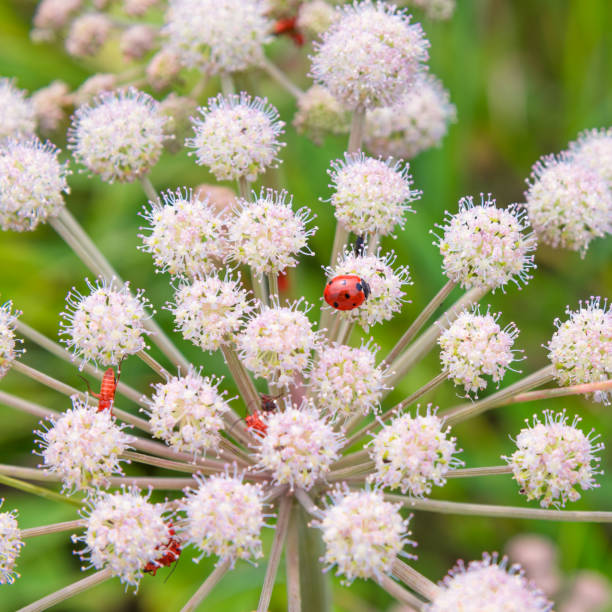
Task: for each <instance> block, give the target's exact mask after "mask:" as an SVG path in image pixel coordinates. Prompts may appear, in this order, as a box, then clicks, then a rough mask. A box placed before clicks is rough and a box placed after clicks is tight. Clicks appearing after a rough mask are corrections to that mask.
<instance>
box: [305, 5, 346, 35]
mask: <svg viewBox="0 0 612 612" xmlns="http://www.w3.org/2000/svg"><path fill="white" fill-rule="evenodd" d="M339 17H340V13H339V12H338V11H335V10H334V7H333V6H331V5H330V4H328V3H327V2H325V1H324V0H311V2H302V3H301V4H300V5H299V9H298V14H297V20H296V23H295V25H296V27H297V28H298V30H303V31H305V32H307V33H308V34H310V35H311V36H313V37H316V36H319V35H320V34H323V32H325V31H326V30H327V29H329V27H330V26H331V24H332V23H333V22H334V21H336V19H338V18H339Z"/></svg>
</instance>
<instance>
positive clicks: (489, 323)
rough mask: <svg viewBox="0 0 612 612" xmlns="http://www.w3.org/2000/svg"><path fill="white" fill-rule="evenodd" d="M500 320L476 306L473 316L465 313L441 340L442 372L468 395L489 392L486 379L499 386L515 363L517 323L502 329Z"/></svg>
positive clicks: (453, 323) (445, 332) (499, 314)
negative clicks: (514, 347)
mask: <svg viewBox="0 0 612 612" xmlns="http://www.w3.org/2000/svg"><path fill="white" fill-rule="evenodd" d="M500 316H501V313H497V314H490V313H489V312H488V311H487V313H486V314H484V315H481V314H480V309H479V308H478V306H476V307H475V308H474V309H473V311H472V312H468V311H464V312H462V313H461V314H460V315H459V316H458V317H457V318H456V319H455V321H453V322H452V323H451V324H450V326H449V327H448V328H447V329H445V330H444V331H443V332H442V334H441V335H440V337H439V338H438V344H439V345H440V361H441V362H442V368H443V369H444V371H445V372H446V373H447V374H448V378H449V379H450V380H452V381H453V382H454V383H455V384H456V385H463V387H464V389H465V391H466V393H475V394H477V393H478V391H480V390H483V389H486V388H487V381H486V380H485V379H484V378H483V376H485V375H486V376H490V377H491V378H492V380H493V382H496V383H498V386H499V382H500V381H501V380H502V378H503V377H504V374H505V373H506V370H507V369H508V368H509V366H510V364H511V363H512V362H513V361H514V360H515V356H514V353H515V351H513V350H512V345H513V344H514V340H515V338H516V337H517V336H518V329H517V328H516V326H515V325H514V323H510V324H508V325H506V327H504V329H502V328H501V327H500V326H499V324H498V323H497V321H498V319H499V317H500Z"/></svg>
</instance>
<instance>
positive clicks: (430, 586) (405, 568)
mask: <svg viewBox="0 0 612 612" xmlns="http://www.w3.org/2000/svg"><path fill="white" fill-rule="evenodd" d="M392 571H393V575H394V576H395V577H396V578H398V579H399V580H401V581H402V582H403V583H404V584H405V585H406V586H408V587H410V588H411V589H412V590H413V591H415V592H417V593H418V594H419V595H422V596H423V597H425V599H428V600H429V601H433V600H434V599H435V598H436V596H437V595H438V593H439V592H440V587H439V586H438V585H437V584H435V583H434V582H432V581H431V580H429V578H426V577H425V576H423V574H421V573H420V572H417V571H416V570H415V569H414V568H413V567H411V566H410V565H408V564H406V563H404V562H403V561H401V560H400V559H396V560H395V561H394V562H393V570H392Z"/></svg>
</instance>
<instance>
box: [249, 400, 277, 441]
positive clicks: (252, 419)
mask: <svg viewBox="0 0 612 612" xmlns="http://www.w3.org/2000/svg"><path fill="white" fill-rule="evenodd" d="M279 397H280V395H277V396H276V397H274V396H272V395H266V394H265V393H262V394H261V395H260V398H261V412H262V413H263V414H269V413H270V412H275V411H276V409H277V408H278V406H277V405H276V401H275V400H277V399H278V398H279ZM244 422H245V423H246V426H247V427H248V428H249V429H255V430H257V431H260V432H261V433H262V434H265V433H266V432H267V431H268V426H267V425H266V424H265V423H264V422H263V421H262V420H261V414H260V413H259V412H254V413H253V414H249V415H248V416H247V417H245V419H244Z"/></svg>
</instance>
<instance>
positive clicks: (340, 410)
mask: <svg viewBox="0 0 612 612" xmlns="http://www.w3.org/2000/svg"><path fill="white" fill-rule="evenodd" d="M386 374H387V371H386V370H384V369H383V368H380V367H376V351H375V350H372V349H371V348H370V347H369V346H368V345H365V346H362V347H361V348H353V347H350V346H344V345H342V344H332V345H331V346H325V347H321V349H320V351H319V358H318V360H317V362H316V364H315V366H314V368H313V370H312V372H311V374H310V379H309V382H310V388H311V389H312V392H313V394H314V395H315V397H316V403H317V407H318V408H319V410H323V411H326V412H328V413H329V414H330V415H331V417H332V419H334V418H336V417H340V418H348V417H350V416H353V415H355V414H362V415H366V414H369V413H370V412H377V411H378V403H379V401H380V400H381V398H382V394H383V391H384V390H385V389H386V387H385V386H384V379H385V375H386Z"/></svg>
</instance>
